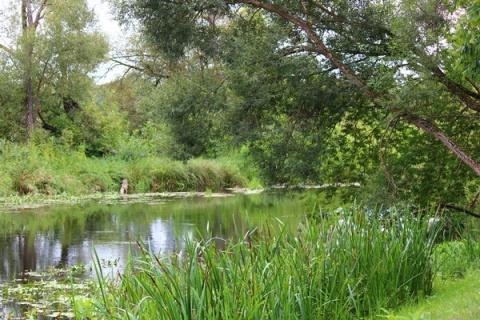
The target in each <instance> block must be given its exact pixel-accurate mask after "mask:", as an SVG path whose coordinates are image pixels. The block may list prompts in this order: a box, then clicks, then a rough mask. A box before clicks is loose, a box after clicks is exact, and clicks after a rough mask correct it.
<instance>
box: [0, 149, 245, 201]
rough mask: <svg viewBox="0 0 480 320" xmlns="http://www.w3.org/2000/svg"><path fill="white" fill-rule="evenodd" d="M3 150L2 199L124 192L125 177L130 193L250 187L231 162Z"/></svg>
mask: <svg viewBox="0 0 480 320" xmlns="http://www.w3.org/2000/svg"><path fill="white" fill-rule="evenodd" d="M0 147H1V152H0V162H1V163H2V167H1V168H0V175H1V176H2V179H1V180H0V197H2V196H14V195H25V194H44V195H60V194H66V195H86V194H92V193H99V192H101V193H104V192H118V190H119V189H120V181H121V179H122V178H126V179H128V180H129V186H130V190H129V191H130V192H160V191H205V190H212V191H220V190H223V189H224V188H227V187H236V186H239V187H242V186H244V185H245V184H246V182H245V180H244V178H243V176H242V175H241V172H240V169H238V167H237V166H235V165H232V162H226V161H222V162H219V161H213V160H199V159H197V160H192V161H189V162H187V163H181V162H177V161H172V160H170V159H167V158H156V157H153V156H147V157H142V158H135V159H130V160H125V158H123V157H120V156H113V155H112V156H109V157H105V158H88V157H86V156H85V152H83V151H82V150H76V151H72V150H71V149H69V148H66V147H62V146H55V145H52V144H49V143H43V144H41V143H40V144H33V143H32V144H31V145H28V146H27V145H18V144H11V143H7V142H4V141H3V142H1V143H0Z"/></svg>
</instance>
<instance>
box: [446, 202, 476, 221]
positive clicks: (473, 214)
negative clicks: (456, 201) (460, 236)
mask: <svg viewBox="0 0 480 320" xmlns="http://www.w3.org/2000/svg"><path fill="white" fill-rule="evenodd" d="M437 206H438V207H440V208H446V209H453V210H456V211H459V212H463V213H465V214H468V215H469V216H472V217H475V218H477V219H480V214H478V213H475V212H473V211H470V210H468V209H465V208H462V207H458V206H455V205H453V204H448V203H443V202H439V203H437Z"/></svg>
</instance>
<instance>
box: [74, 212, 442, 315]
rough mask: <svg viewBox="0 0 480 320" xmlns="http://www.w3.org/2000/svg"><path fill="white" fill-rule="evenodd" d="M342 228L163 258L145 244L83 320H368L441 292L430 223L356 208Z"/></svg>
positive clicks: (192, 249) (216, 242)
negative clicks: (436, 289)
mask: <svg viewBox="0 0 480 320" xmlns="http://www.w3.org/2000/svg"><path fill="white" fill-rule="evenodd" d="M340 218H341V219H343V221H344V222H345V223H343V224H342V225H339V224H338V223H337V221H336V220H335V219H338V217H335V218H333V217H332V218H331V219H328V220H322V221H319V222H318V221H314V220H311V219H307V220H306V221H305V222H304V223H303V224H302V226H301V228H300V229H299V230H290V228H289V227H288V226H285V225H283V224H282V223H279V225H278V226H276V227H275V226H271V227H269V228H268V229H266V230H265V231H263V232H261V233H260V232H258V230H257V229H254V230H250V231H248V232H246V233H245V235H244V236H243V238H242V239H241V241H231V240H228V239H210V240H208V239H203V240H200V241H188V239H187V245H186V248H185V250H184V251H180V252H177V254H175V255H173V256H161V255H158V254H157V253H155V252H152V250H151V249H150V248H149V247H148V245H146V244H143V243H139V247H140V248H141V252H142V254H141V255H140V256H133V255H132V256H131V257H130V258H129V261H128V264H127V267H126V269H125V270H124V272H122V273H121V274H119V275H118V278H117V277H103V275H99V280H100V281H99V283H100V284H101V290H100V292H97V293H96V295H95V298H94V300H93V301H94V303H93V307H92V308H91V311H90V312H91V313H90V314H87V313H83V314H82V316H84V317H87V318H88V317H90V318H94V317H107V318H109V319H123V318H139V319H140V318H144V319H147V318H149V319H150V318H152V319H238V318H248V319H297V318H300V319H360V318H363V317H367V316H368V315H373V314H375V313H377V312H380V310H382V308H395V307H398V306H400V305H402V304H404V303H406V302H408V301H413V300H415V299H417V298H418V297H420V296H423V295H427V294H429V293H430V292H431V290H432V282H433V266H432V264H431V254H432V248H433V244H434V241H433V238H434V236H435V233H432V232H428V230H427V229H428V228H427V226H426V222H425V221H422V220H419V221H417V220H415V219H399V218H398V215H396V214H395V213H393V212H392V217H391V219H390V220H389V221H390V223H389V225H388V227H385V225H384V224H383V223H382V221H380V220H369V219H368V218H367V215H365V214H364V213H363V212H360V211H357V210H356V209H352V210H344V212H343V213H341V214H340Z"/></svg>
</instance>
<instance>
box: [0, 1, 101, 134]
mask: <svg viewBox="0 0 480 320" xmlns="http://www.w3.org/2000/svg"><path fill="white" fill-rule="evenodd" d="M14 10H15V11H17V10H18V11H17V12H19V13H20V14H21V15H20V16H21V19H20V24H19V23H18V19H12V20H11V21H12V23H13V27H12V29H13V30H15V31H16V33H14V34H12V35H11V36H12V37H14V38H15V39H12V41H11V45H10V46H8V45H5V44H0V49H1V50H2V51H3V54H4V55H3V58H4V59H6V61H7V63H6V64H5V66H4V67H3V68H2V70H0V72H2V74H3V75H6V74H8V73H9V72H10V71H12V70H14V71H16V74H19V75H20V74H21V75H22V79H23V80H22V83H23V89H22V91H23V106H24V112H23V113H24V115H25V122H24V123H25V131H26V139H27V140H28V139H29V138H30V135H31V133H32V130H33V129H34V128H35V127H36V124H37V119H38V118H40V120H41V121H42V127H43V128H44V129H46V130H49V131H51V132H52V133H56V134H59V133H60V132H61V129H62V126H61V122H62V120H61V119H62V118H63V119H68V118H70V119H72V118H73V117H74V115H73V114H74V112H75V111H76V110H79V109H80V105H81V103H82V102H84V100H85V99H86V97H87V96H86V93H88V90H89V89H90V88H91V87H92V85H93V82H92V80H91V78H90V77H89V73H91V72H93V71H94V70H95V68H96V67H97V66H98V65H99V63H100V62H102V61H103V59H104V56H105V55H106V53H107V51H108V45H107V42H106V40H105V38H104V36H103V35H101V34H100V33H99V32H97V31H95V29H94V26H95V20H94V14H93V11H91V10H90V9H88V7H87V3H86V1H85V0H68V1H59V0H36V1H35V0H22V1H21V4H20V6H14ZM18 30H20V31H18ZM4 77H5V76H4ZM12 80H13V82H12V83H11V84H10V85H11V86H12V87H16V86H18V80H17V79H12ZM62 109H63V110H62Z"/></svg>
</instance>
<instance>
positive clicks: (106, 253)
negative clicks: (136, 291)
mask: <svg viewBox="0 0 480 320" xmlns="http://www.w3.org/2000/svg"><path fill="white" fill-rule="evenodd" d="M150 200H151V201H148V203H146V202H143V203H138V202H133V201H130V199H125V200H121V201H119V202H116V203H113V204H105V203H98V202H97V203H88V204H81V205H69V206H66V205H62V206H58V205H57V206H53V207H50V208H40V209H31V210H24V211H21V212H10V213H9V212H7V213H1V214H0V256H1V257H2V259H1V263H0V282H4V281H10V280H12V279H13V278H15V277H16V276H18V275H20V274H21V273H22V272H23V271H25V270H31V271H43V270H46V269H48V268H49V267H68V266H72V265H78V264H83V265H85V266H87V267H88V266H92V261H93V256H94V251H96V253H97V255H98V257H99V258H100V260H101V262H102V265H104V268H112V266H115V268H121V267H122V266H123V265H124V262H125V259H126V257H127V256H128V253H129V250H130V248H131V247H132V245H133V247H135V241H136V240H141V241H143V242H145V243H148V244H149V245H150V246H151V247H152V249H153V250H154V251H155V252H160V253H169V252H173V251H176V250H181V249H182V247H183V246H184V243H185V239H186V238H190V239H193V238H198V235H199V234H202V235H204V236H206V235H207V234H211V235H212V236H213V237H220V238H235V237H236V236H238V235H239V234H240V235H243V234H244V233H245V232H246V231H247V230H251V229H253V228H255V227H261V226H265V225H272V224H273V225H278V224H279V222H278V220H280V221H283V222H285V223H289V224H291V225H294V224H296V223H298V221H300V219H301V217H302V213H303V212H304V210H303V208H302V204H301V201H300V200H299V198H298V197H295V196H288V195H285V194H278V193H262V194H257V195H236V196H232V197H227V198H216V197H210V198H208V197H207V198H181V199H158V198H156V199H154V198H152V199H150ZM277 219H278V220H277ZM92 275H93V271H92Z"/></svg>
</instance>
